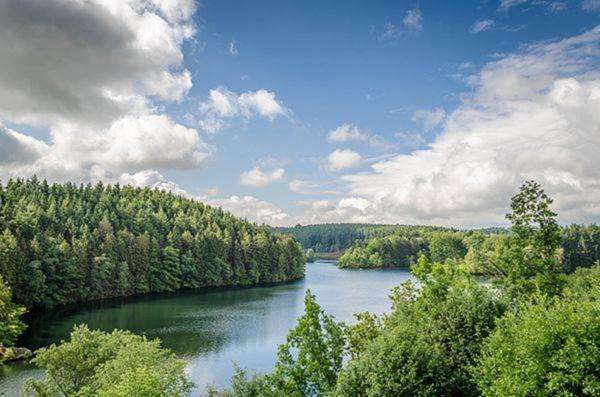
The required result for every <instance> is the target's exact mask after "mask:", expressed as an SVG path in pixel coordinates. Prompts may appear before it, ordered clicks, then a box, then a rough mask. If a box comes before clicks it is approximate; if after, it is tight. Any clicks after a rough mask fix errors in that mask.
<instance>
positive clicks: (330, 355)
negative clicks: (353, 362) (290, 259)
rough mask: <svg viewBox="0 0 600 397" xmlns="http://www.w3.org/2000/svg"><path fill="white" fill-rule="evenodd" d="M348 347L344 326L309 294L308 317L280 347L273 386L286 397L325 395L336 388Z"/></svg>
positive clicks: (306, 300)
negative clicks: (325, 311) (327, 313)
mask: <svg viewBox="0 0 600 397" xmlns="http://www.w3.org/2000/svg"><path fill="white" fill-rule="evenodd" d="M344 347H345V341H344V325H343V324H341V323H338V322H336V321H335V320H334V318H333V317H332V316H329V315H326V314H325V313H324V312H323V310H322V309H321V307H320V306H319V304H318V303H317V300H316V297H315V296H314V295H312V294H311V293H310V291H306V296H305V298H304V314H303V315H302V316H300V317H299V318H298V323H297V325H296V328H294V329H292V330H291V331H290V333H289V334H288V336H287V340H286V343H284V344H282V345H280V346H279V351H278V354H277V363H276V364H275V371H274V372H273V374H271V375H269V382H270V383H271V384H272V386H273V389H274V390H276V391H277V392H279V393H282V394H283V395H285V396H298V397H300V396H315V395H324V394H326V393H328V392H330V391H331V390H332V389H333V387H334V386H335V383H336V380H337V375H338V373H339V371H340V370H341V368H342V358H343V354H344Z"/></svg>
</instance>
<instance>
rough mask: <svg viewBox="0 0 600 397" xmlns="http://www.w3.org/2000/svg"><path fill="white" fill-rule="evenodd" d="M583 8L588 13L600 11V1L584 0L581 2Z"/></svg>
mask: <svg viewBox="0 0 600 397" xmlns="http://www.w3.org/2000/svg"><path fill="white" fill-rule="evenodd" d="M581 8H583V9H584V10H586V11H599V10H600V0H583V1H582V2H581Z"/></svg>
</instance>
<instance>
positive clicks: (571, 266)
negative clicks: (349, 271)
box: [338, 224, 600, 274]
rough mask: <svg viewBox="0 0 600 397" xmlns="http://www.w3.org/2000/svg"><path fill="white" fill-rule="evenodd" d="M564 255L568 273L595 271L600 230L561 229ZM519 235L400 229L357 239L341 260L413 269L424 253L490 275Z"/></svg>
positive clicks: (350, 263) (340, 262)
mask: <svg viewBox="0 0 600 397" xmlns="http://www.w3.org/2000/svg"><path fill="white" fill-rule="evenodd" d="M560 234H561V237H562V245H561V251H560V255H561V258H562V264H563V267H564V270H565V271H566V272H569V273H570V272H572V271H574V270H575V269H577V268H579V267H591V266H592V265H593V264H594V263H595V262H596V261H598V260H600V226H598V225H595V224H594V225H586V226H584V225H571V226H568V227H562V228H560ZM515 238H517V236H516V235H515V234H514V233H513V234H508V233H506V232H505V231H504V230H503V229H485V230H467V231H459V230H451V229H448V230H442V231H440V230H431V229H414V230H411V229H398V230H396V231H395V232H394V233H393V234H391V235H388V236H385V237H376V238H373V239H371V240H369V241H367V242H362V241H357V242H356V243H355V245H354V246H353V247H350V248H348V249H347V250H346V251H345V252H344V253H343V254H342V255H341V257H340V258H339V260H338V266H339V267H342V268H380V267H409V266H411V265H412V264H414V263H415V262H416V260H417V258H418V257H419V255H421V254H423V255H426V256H427V257H428V259H429V260H431V261H434V262H443V261H445V260H457V259H460V260H463V261H461V266H463V267H464V269H465V270H467V271H469V272H471V273H477V274H491V273H493V272H494V263H495V261H496V258H497V257H498V255H500V252H501V251H502V250H505V249H508V248H509V247H510V246H511V245H512V244H513V242H514V239H515Z"/></svg>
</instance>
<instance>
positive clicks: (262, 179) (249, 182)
mask: <svg viewBox="0 0 600 397" xmlns="http://www.w3.org/2000/svg"><path fill="white" fill-rule="evenodd" d="M284 173H285V170H284V169H283V168H275V169H273V170H271V171H263V170H262V169H261V168H260V167H254V168H252V169H251V170H249V171H246V172H244V173H242V174H241V175H240V183H241V184H242V185H246V186H254V187H264V186H267V185H269V184H271V183H273V182H276V181H278V180H280V179H281V178H282V177H283V174H284Z"/></svg>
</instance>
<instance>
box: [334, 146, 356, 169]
mask: <svg viewBox="0 0 600 397" xmlns="http://www.w3.org/2000/svg"><path fill="white" fill-rule="evenodd" d="M360 161H361V157H360V154H358V153H356V152H355V151H353V150H350V149H336V150H334V151H333V152H331V154H329V156H328V157H327V169H328V170H330V171H340V170H343V169H346V168H352V167H355V166H356V165H358V164H359V163H360Z"/></svg>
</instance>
